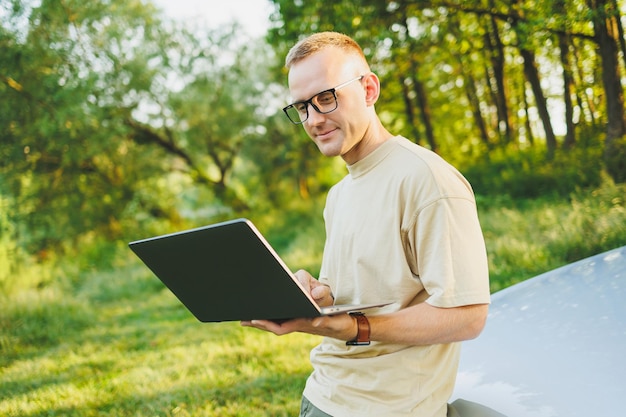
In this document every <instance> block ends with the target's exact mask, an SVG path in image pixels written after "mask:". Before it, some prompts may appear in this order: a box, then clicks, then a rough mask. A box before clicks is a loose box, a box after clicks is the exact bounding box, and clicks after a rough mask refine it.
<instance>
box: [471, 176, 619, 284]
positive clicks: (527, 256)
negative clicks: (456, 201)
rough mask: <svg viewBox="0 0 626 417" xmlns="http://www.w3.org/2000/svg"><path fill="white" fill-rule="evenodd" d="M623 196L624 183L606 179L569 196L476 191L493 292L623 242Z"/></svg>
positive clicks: (617, 245)
mask: <svg viewBox="0 0 626 417" xmlns="http://www.w3.org/2000/svg"><path fill="white" fill-rule="evenodd" d="M624 196H626V185H624V184H619V185H615V184H614V183H613V182H612V181H611V180H610V179H608V178H605V179H603V183H602V186H600V187H599V188H597V189H579V190H577V191H576V192H572V193H571V195H570V196H569V197H567V198H555V197H545V196H544V197H541V198H538V199H512V198H511V197H509V196H508V195H506V194H503V195H501V196H495V195H494V196H478V198H477V201H478V206H479V214H480V219H481V224H482V227H483V233H484V235H485V240H486V242H487V249H488V253H489V265H490V274H491V288H492V291H496V290H499V289H502V288H504V287H507V286H509V285H512V284H514V283H516V282H519V281H521V280H524V279H526V278H529V277H531V276H533V275H537V274H539V273H541V272H545V271H548V270H551V269H554V268H557V267H559V266H561V265H563V264H566V263H570V262H574V261H577V260H579V259H582V258H585V257H588V256H591V255H594V254H596V253H599V252H602V251H605V250H608V249H612V248H615V247H619V246H623V245H626V198H625V197H624Z"/></svg>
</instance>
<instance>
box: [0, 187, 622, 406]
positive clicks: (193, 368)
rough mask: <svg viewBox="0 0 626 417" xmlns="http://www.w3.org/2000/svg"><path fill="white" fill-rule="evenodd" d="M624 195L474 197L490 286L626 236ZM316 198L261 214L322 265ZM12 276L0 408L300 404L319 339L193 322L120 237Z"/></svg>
mask: <svg viewBox="0 0 626 417" xmlns="http://www.w3.org/2000/svg"><path fill="white" fill-rule="evenodd" d="M625 195H626V185H624V184H619V185H615V184H613V183H612V182H611V181H610V180H608V179H607V180H605V181H604V182H603V183H602V185H601V186H600V187H598V188H595V189H581V190H578V191H577V192H575V193H572V194H571V196H570V197H569V198H555V197H543V198H541V199H512V198H511V197H508V196H489V197H479V199H478V203H479V213H480V217H481V222H482V226H483V230H484V233H485V237H486V241H487V247H488V252H489V260H490V268H491V283H492V290H494V291H495V290H498V289H501V288H503V287H506V286H508V285H511V284H513V283H515V282H519V281H521V280H523V279H526V278H529V277H531V276H533V275H537V274H539V273H542V272H545V271H547V270H549V269H552V268H556V267H558V266H561V265H563V264H565V263H568V262H572V261H575V260H577V259H580V258H582V257H586V256H590V255H593V254H595V253H598V252H601V251H605V250H608V249H611V248H614V247H617V246H621V245H626V239H625V236H626V200H625V198H624V196H625ZM320 207H321V202H318V203H315V206H312V207H310V211H307V210H304V209H303V210H302V211H300V212H299V213H295V212H294V213H292V212H287V213H286V214H285V216H284V217H281V216H279V217H274V218H272V217H271V216H268V217H267V218H263V219H261V222H262V224H263V225H264V226H263V229H264V232H265V231H267V232H268V234H269V238H270V240H271V241H272V243H274V244H276V245H277V247H280V250H279V252H280V253H281V255H283V256H284V257H285V259H286V260H288V264H289V265H290V266H292V267H294V268H298V267H300V266H306V267H307V268H308V267H309V266H310V265H312V264H313V263H315V262H317V263H319V255H320V250H321V245H323V224H322V221H321V218H320V211H319V209H320ZM5 244H6V241H3V243H2V245H5ZM0 248H1V246H0ZM99 254H105V255H99ZM106 254H108V255H106ZM12 282H13V285H12V286H11V287H10V288H9V287H6V286H1V287H0V305H2V309H0V369H2V372H1V373H0V392H2V393H3V394H4V395H3V396H2V397H1V398H0V414H1V415H6V416H44V415H46V416H47V415H63V416H76V417H78V416H85V415H90V416H103V417H104V416H111V417H112V416H116V417H117V416H135V417H137V416H154V415H162V416H198V415H202V416H216V417H217V416H219V417H222V416H254V417H256V416H289V415H294V414H296V413H297V410H298V408H299V401H300V396H301V392H302V389H303V387H304V381H305V379H306V376H307V375H308V374H309V372H310V370H311V369H310V365H309V361H308V354H309V350H310V349H311V348H312V347H313V346H314V345H315V344H316V343H317V342H318V340H319V339H318V338H316V337H313V336H306V335H289V336H285V337H276V336H273V335H270V334H266V333H263V332H260V331H256V330H254V329H247V328H242V327H240V326H239V324H238V323H221V324H216V323H213V324H202V323H199V322H197V321H196V320H195V319H194V318H193V317H192V316H191V314H190V313H189V312H188V311H187V310H185V308H184V307H182V305H181V304H180V303H179V302H178V301H177V300H176V299H175V297H174V296H173V295H172V294H171V293H170V292H169V291H167V290H166V289H165V288H164V287H163V285H162V284H161V283H160V281H158V280H157V279H156V278H155V277H154V276H153V275H152V274H151V273H150V272H149V271H147V269H146V268H145V267H144V266H143V265H141V264H140V263H139V261H138V260H137V259H136V258H135V257H134V255H133V254H132V253H130V251H129V250H128V249H127V248H125V247H121V246H118V245H116V244H112V243H108V244H107V243H106V242H105V241H101V240H97V239H93V240H91V241H89V240H85V241H84V242H83V245H82V249H81V250H80V252H76V253H73V254H71V255H68V256H66V257H64V258H57V259H49V260H47V261H41V262H34V261H32V260H31V261H29V262H23V263H21V264H20V266H19V268H18V269H16V270H15V271H14V272H13V275H12Z"/></svg>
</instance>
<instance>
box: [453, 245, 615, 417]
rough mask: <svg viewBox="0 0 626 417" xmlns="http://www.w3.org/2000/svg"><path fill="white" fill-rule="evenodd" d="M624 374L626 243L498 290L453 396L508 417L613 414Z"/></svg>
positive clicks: (466, 350) (466, 353) (467, 349)
mask: <svg viewBox="0 0 626 417" xmlns="http://www.w3.org/2000/svg"><path fill="white" fill-rule="evenodd" d="M625 381H626V246H624V247H621V248H618V249H615V250H612V251H609V252H605V253H602V254H600V255H596V256H593V257H591V258H587V259H584V260H582V261H578V262H575V263H573V264H570V265H567V266H564V267H562V268H559V269H556V270H554V271H551V272H548V273H545V274H543V275H540V276H538V277H536V278H533V279H530V280H527V281H524V282H522V283H520V284H517V285H514V286H512V287H510V288H507V289H505V290H502V291H500V292H498V293H496V294H494V295H493V296H492V305H491V307H490V313H489V318H488V319H487V324H486V326H485V329H484V331H483V333H482V334H481V335H480V336H479V337H478V339H476V340H472V341H468V342H465V343H464V344H463V349H462V353H461V364H460V368H459V373H458V376H457V383H456V387H455V391H454V393H453V396H452V398H451V401H454V400H455V399H464V400H468V401H471V402H475V403H479V404H482V405H485V406H487V407H489V408H491V409H493V410H495V411H497V412H499V413H501V414H504V415H505V416H508V417H558V416H563V417H566V416H567V417H576V416H581V417H583V416H584V417H589V416H594V417H597V416H612V415H618V414H619V413H620V412H623V401H624V400H625V399H626V382H625ZM616 413H617V414H616Z"/></svg>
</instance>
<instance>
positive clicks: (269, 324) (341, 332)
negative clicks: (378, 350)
mask: <svg viewBox="0 0 626 417" xmlns="http://www.w3.org/2000/svg"><path fill="white" fill-rule="evenodd" d="M294 275H295V276H296V278H297V279H298V281H299V282H300V284H302V286H303V287H304V289H305V291H307V292H308V293H309V294H311V298H313V300H314V301H315V302H316V303H317V305H319V306H321V307H326V306H330V305H333V304H334V302H335V299H334V297H333V293H332V291H331V290H330V287H329V286H328V285H325V284H322V283H321V282H319V281H318V280H317V279H315V278H314V277H313V276H312V275H311V274H309V273H308V272H307V271H304V270H302V269H301V270H299V271H298V272H296V273H295V274H294ZM241 325H242V326H245V327H255V328H257V329H260V330H265V331H267V332H271V333H274V334H276V335H285V334H289V333H294V332H302V333H309V334H314V335H319V336H329V337H334V338H336V339H342V340H351V339H353V338H354V336H355V335H356V332H357V327H356V326H357V325H356V320H355V319H354V318H352V317H350V316H349V315H347V314H338V315H336V316H331V317H315V318H295V319H293V320H288V321H285V322H282V323H276V322H273V321H270V320H251V321H242V322H241Z"/></svg>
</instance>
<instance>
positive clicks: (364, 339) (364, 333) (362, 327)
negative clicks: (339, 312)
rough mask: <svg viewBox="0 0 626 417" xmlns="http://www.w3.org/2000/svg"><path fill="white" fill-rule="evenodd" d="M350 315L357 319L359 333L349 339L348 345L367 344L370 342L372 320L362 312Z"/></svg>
mask: <svg viewBox="0 0 626 417" xmlns="http://www.w3.org/2000/svg"><path fill="white" fill-rule="evenodd" d="M350 316H352V317H354V318H355V319H356V324H357V329H358V331H357V334H356V337H355V338H354V339H352V340H348V341H347V342H346V345H348V346H367V345H369V344H370V322H369V320H367V317H365V314H363V313H361V312H353V313H350Z"/></svg>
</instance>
